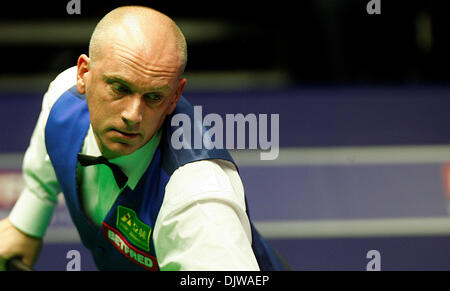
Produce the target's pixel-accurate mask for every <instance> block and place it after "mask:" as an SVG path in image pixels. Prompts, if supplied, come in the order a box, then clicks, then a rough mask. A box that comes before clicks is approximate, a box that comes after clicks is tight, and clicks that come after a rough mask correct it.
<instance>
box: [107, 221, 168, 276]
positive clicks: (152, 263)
mask: <svg viewBox="0 0 450 291" xmlns="http://www.w3.org/2000/svg"><path fill="white" fill-rule="evenodd" d="M102 229H103V236H104V237H106V238H107V239H108V240H109V241H110V242H111V243H112V244H113V245H114V246H115V247H116V249H117V250H118V251H119V252H121V253H122V255H124V256H125V257H126V258H127V259H129V260H131V261H132V262H133V263H135V264H137V265H139V266H141V267H143V268H145V269H147V270H150V271H158V269H159V268H158V261H157V260H156V258H155V257H153V256H151V255H149V254H147V253H144V252H142V251H140V250H138V249H136V248H135V247H133V246H132V245H131V244H130V243H129V242H127V240H126V239H125V238H124V237H123V236H122V234H120V233H119V232H118V231H117V230H116V229H114V228H112V227H111V226H109V225H107V224H106V223H104V222H103V227H102Z"/></svg>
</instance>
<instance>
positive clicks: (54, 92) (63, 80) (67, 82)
mask: <svg viewBox="0 0 450 291" xmlns="http://www.w3.org/2000/svg"><path fill="white" fill-rule="evenodd" d="M76 81H77V67H76V66H73V67H70V68H68V69H66V70H64V71H63V72H61V73H60V74H58V75H57V76H56V78H55V79H54V80H53V81H52V82H51V83H50V85H49V87H48V90H47V92H46V93H45V95H44V100H43V105H44V106H46V107H47V108H51V107H52V106H53V104H54V103H55V102H56V100H58V98H59V97H60V96H61V95H62V94H63V93H64V92H66V91H67V90H68V89H70V88H72V87H73V86H74V85H76Z"/></svg>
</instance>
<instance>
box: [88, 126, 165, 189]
mask: <svg viewBox="0 0 450 291" xmlns="http://www.w3.org/2000/svg"><path fill="white" fill-rule="evenodd" d="M160 140H161V130H159V131H158V132H157V133H156V134H155V135H154V136H153V137H152V138H151V139H150V140H149V141H148V142H147V143H146V144H145V145H144V146H143V147H141V148H140V149H138V150H136V151H135V152H133V153H131V154H129V155H126V156H120V157H117V158H114V159H110V160H109V162H111V163H113V164H116V165H118V166H119V167H120V168H121V170H122V171H123V172H124V173H125V175H127V177H128V182H127V185H128V187H130V188H131V189H132V190H134V188H135V187H136V185H137V183H138V182H139V180H140V179H141V177H142V175H143V174H144V173H145V171H146V170H147V168H148V166H149V165H150V162H151V161H152V159H153V155H154V154H155V151H156V149H157V147H158V145H159V142H160ZM85 144H86V154H87V155H90V156H101V152H100V149H99V147H98V145H97V140H96V139H95V136H94V132H93V130H92V125H91V126H90V127H89V131H88V133H87V136H86V141H85Z"/></svg>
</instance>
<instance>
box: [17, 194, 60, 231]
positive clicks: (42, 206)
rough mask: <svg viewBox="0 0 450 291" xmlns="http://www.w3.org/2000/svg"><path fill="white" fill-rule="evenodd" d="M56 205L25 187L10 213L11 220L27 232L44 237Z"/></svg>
mask: <svg viewBox="0 0 450 291" xmlns="http://www.w3.org/2000/svg"><path fill="white" fill-rule="evenodd" d="M55 206H56V203H55V202H54V201H51V200H49V199H43V198H40V197H39V196H37V195H36V194H35V193H33V192H31V191H30V190H28V189H24V190H23V192H22V194H21V195H20V197H19V199H18V200H17V202H16V204H15V205H14V208H13V209H12V211H11V213H10V215H9V220H10V221H11V223H12V224H13V225H14V226H15V227H16V228H18V229H19V230H21V231H22V232H24V233H25V234H28V235H30V236H33V237H38V238H42V237H44V235H45V232H46V230H47V228H48V225H49V224H50V221H51V218H52V215H53V210H54V209H55Z"/></svg>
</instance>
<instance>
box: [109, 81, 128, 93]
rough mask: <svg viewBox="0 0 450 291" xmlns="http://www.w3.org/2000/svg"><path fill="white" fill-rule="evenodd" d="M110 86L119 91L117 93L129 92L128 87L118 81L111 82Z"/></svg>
mask: <svg viewBox="0 0 450 291" xmlns="http://www.w3.org/2000/svg"><path fill="white" fill-rule="evenodd" d="M112 88H113V90H114V92H116V93H119V94H125V93H129V92H130V90H129V89H128V87H126V86H124V85H122V84H119V83H114V84H112Z"/></svg>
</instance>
